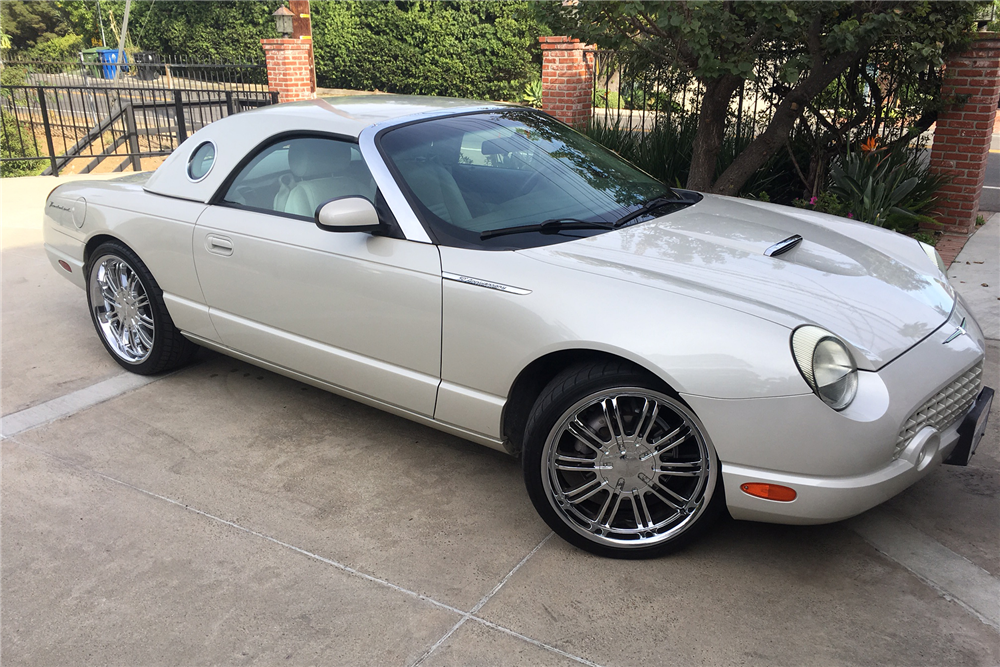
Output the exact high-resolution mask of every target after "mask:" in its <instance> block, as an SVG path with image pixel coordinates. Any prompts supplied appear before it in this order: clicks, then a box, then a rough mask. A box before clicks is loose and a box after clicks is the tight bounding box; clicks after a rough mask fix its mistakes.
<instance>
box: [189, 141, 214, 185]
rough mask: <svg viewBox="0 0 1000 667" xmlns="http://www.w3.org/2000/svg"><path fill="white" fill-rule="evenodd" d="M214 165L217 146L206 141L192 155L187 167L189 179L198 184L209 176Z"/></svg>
mask: <svg viewBox="0 0 1000 667" xmlns="http://www.w3.org/2000/svg"><path fill="white" fill-rule="evenodd" d="M213 164H215V144H213V143H212V142H211V141H206V142H205V143H203V144H202V145H200V146H198V148H196V149H194V152H193V153H191V158H190V159H189V160H188V167H187V174H188V178H190V179H191V180H192V181H194V182H195V183H197V182H198V181H200V180H202V179H203V178H205V177H206V176H208V172H210V171H212V165H213Z"/></svg>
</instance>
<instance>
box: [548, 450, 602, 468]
mask: <svg viewBox="0 0 1000 667" xmlns="http://www.w3.org/2000/svg"><path fill="white" fill-rule="evenodd" d="M553 467H554V468H555V469H556V470H563V471H565V472H594V471H595V470H602V469H604V468H606V467H607V466H599V465H597V460H596V459H584V458H579V457H576V456H564V455H562V454H560V455H558V456H556V462H555V464H554V466H553Z"/></svg>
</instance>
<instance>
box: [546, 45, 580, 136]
mask: <svg viewBox="0 0 1000 667" xmlns="http://www.w3.org/2000/svg"><path fill="white" fill-rule="evenodd" d="M538 41H539V42H541V45H542V110H543V111H545V112H546V113H549V114H551V115H553V116H555V117H556V118H558V119H559V120H561V121H563V122H565V123H568V124H570V125H572V126H574V127H581V128H582V127H586V126H587V123H588V122H590V113H591V111H590V108H591V103H592V101H593V94H594V52H593V47H592V46H588V45H586V44H581V43H580V40H578V39H573V38H571V37H539V38H538Z"/></svg>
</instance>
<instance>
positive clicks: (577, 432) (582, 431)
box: [566, 417, 608, 454]
mask: <svg viewBox="0 0 1000 667" xmlns="http://www.w3.org/2000/svg"><path fill="white" fill-rule="evenodd" d="M566 430H567V431H569V432H570V434H571V435H572V436H573V437H575V438H576V439H577V440H579V441H580V442H582V443H583V444H585V445H587V446H588V447H590V448H591V449H593V450H594V451H595V452H597V453H598V454H603V453H604V446H605V445H606V444H608V443H606V442H604V441H602V440H601V439H600V438H599V437H598V436H597V434H596V433H594V432H593V431H591V430H590V427H589V426H587V425H586V424H584V423H583V422H582V421H580V419H579V417H578V418H576V419H574V420H573V421H571V422H570V423H569V425H568V426H567V427H566Z"/></svg>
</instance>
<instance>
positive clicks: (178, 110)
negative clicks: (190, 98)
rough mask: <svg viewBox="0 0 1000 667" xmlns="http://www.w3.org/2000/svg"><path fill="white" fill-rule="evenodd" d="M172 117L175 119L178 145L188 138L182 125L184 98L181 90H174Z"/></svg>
mask: <svg viewBox="0 0 1000 667" xmlns="http://www.w3.org/2000/svg"><path fill="white" fill-rule="evenodd" d="M174 118H175V120H176V121H177V145H178V146H180V145H181V144H182V143H184V140H185V139H187V138H188V135H187V128H186V127H184V99H183V98H182V97H181V91H179V90H175V91H174Z"/></svg>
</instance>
